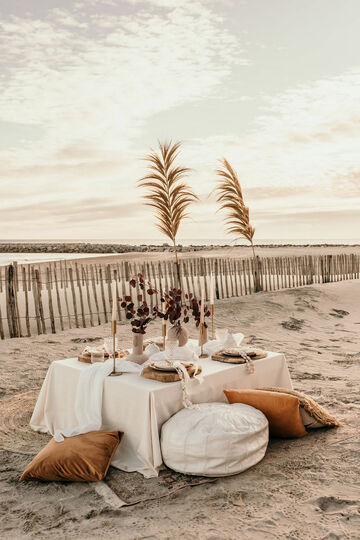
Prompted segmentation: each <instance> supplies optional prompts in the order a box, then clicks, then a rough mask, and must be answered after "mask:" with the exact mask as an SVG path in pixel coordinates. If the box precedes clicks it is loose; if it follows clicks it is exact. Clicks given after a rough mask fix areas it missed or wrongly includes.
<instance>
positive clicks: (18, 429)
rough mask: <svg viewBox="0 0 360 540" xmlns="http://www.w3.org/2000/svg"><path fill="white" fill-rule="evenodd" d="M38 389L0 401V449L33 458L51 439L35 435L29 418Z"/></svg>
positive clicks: (43, 435) (39, 434)
mask: <svg viewBox="0 0 360 540" xmlns="http://www.w3.org/2000/svg"><path fill="white" fill-rule="evenodd" d="M39 391H40V389H39V388H37V389H36V390H30V391H29V392H24V393H23V394H16V395H15V396H12V397H10V398H7V399H3V400H1V401H0V448H1V449H2V450H9V451H10V452H16V453H17V454H28V455H29V456H34V455H35V454H37V453H38V452H40V450H41V449H42V448H43V447H44V446H45V445H46V443H47V442H49V440H50V439H51V436H50V435H47V434H44V433H36V432H35V431H33V430H32V429H31V428H30V426H29V422H30V418H31V415H32V412H33V409H34V407H35V403H36V400H37V397H38V395H39Z"/></svg>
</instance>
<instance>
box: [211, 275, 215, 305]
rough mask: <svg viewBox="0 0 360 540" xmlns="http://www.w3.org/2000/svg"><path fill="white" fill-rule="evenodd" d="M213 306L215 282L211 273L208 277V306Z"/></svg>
mask: <svg viewBox="0 0 360 540" xmlns="http://www.w3.org/2000/svg"><path fill="white" fill-rule="evenodd" d="M214 304H215V280H214V274H213V273H212V272H211V277H210V305H211V306H213V305H214Z"/></svg>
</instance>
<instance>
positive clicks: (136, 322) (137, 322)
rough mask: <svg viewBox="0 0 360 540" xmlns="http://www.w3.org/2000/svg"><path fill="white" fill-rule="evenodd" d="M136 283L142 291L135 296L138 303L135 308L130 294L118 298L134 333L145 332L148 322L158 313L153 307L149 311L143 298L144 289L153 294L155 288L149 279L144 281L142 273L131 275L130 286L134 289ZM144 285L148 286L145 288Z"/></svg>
mask: <svg viewBox="0 0 360 540" xmlns="http://www.w3.org/2000/svg"><path fill="white" fill-rule="evenodd" d="M136 284H138V286H139V288H140V290H141V291H143V293H142V294H139V295H138V296H137V300H138V302H139V303H140V304H139V306H138V307H137V308H135V304H134V302H133V300H132V298H131V296H125V297H124V299H122V298H120V299H119V300H120V302H121V304H120V305H121V307H122V308H124V309H125V312H126V318H127V319H128V320H131V325H132V331H133V332H134V333H135V334H145V332H146V329H147V326H148V324H149V323H150V322H151V321H153V320H155V319H156V317H157V315H158V313H157V310H156V309H155V308H153V310H152V313H150V308H149V306H148V304H147V302H146V300H145V290H146V292H147V293H148V294H150V295H152V294H155V293H156V292H157V290H156V289H154V288H153V286H152V285H151V283H150V281H148V282H147V283H146V282H145V279H144V278H143V276H142V274H138V275H137V277H136V278H134V277H133V278H132V279H131V280H130V286H131V287H132V288H133V289H135V287H136ZM146 287H148V288H147V289H146Z"/></svg>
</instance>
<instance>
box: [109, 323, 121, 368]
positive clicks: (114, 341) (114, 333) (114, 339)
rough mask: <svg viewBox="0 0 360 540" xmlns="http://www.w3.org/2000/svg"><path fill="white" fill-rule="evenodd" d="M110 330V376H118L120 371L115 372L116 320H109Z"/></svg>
mask: <svg viewBox="0 0 360 540" xmlns="http://www.w3.org/2000/svg"><path fill="white" fill-rule="evenodd" d="M111 330H112V335H113V370H112V372H111V373H110V375H111V376H112V377H114V376H118V375H122V373H120V372H118V373H117V372H116V371H115V367H116V366H115V363H116V321H112V322H111Z"/></svg>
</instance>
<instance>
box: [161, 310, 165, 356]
mask: <svg viewBox="0 0 360 540" xmlns="http://www.w3.org/2000/svg"><path fill="white" fill-rule="evenodd" d="M161 312H162V313H165V302H161ZM161 321H162V338H163V347H164V350H165V340H166V319H164V318H162V319H161Z"/></svg>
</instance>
